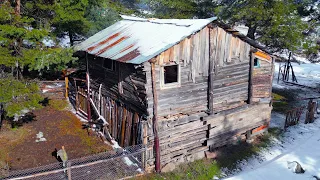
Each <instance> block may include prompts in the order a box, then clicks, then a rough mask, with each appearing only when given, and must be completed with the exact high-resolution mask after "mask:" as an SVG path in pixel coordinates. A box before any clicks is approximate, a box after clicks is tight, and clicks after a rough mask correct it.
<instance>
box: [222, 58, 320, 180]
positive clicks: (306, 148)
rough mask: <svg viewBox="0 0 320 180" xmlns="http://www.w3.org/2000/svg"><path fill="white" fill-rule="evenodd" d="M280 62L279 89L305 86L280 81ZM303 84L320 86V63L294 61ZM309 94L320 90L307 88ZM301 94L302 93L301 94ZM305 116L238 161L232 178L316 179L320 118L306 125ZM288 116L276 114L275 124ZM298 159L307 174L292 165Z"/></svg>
mask: <svg viewBox="0 0 320 180" xmlns="http://www.w3.org/2000/svg"><path fill="white" fill-rule="evenodd" d="M279 65H280V64H279V63H276V68H275V71H276V72H275V77H274V83H273V86H274V87H275V88H277V89H281V88H285V89H297V88H301V87H297V86H290V85H286V84H283V83H280V84H277V77H278V76H277V71H278V69H279ZM292 65H293V68H294V72H295V74H296V77H297V79H298V83H299V84H303V85H307V86H311V87H318V88H319V87H320V65H319V64H301V65H299V64H297V63H292ZM301 91H303V92H305V94H304V95H305V96H308V97H313V96H315V95H318V93H315V92H312V91H311V90H305V91H304V90H303V89H301ZM299 95H300V94H299ZM304 117H305V116H302V119H301V120H300V124H298V125H296V126H292V127H289V128H288V129H287V130H286V131H285V132H284V133H283V135H282V136H281V137H280V138H279V139H276V138H274V139H272V145H271V147H269V148H268V149H265V150H263V151H262V152H260V154H259V155H257V156H255V157H252V158H250V159H248V160H242V161H240V162H239V163H238V169H236V170H235V171H234V172H233V173H231V174H232V175H231V176H230V174H227V176H229V177H228V178H226V179H228V180H260V179H261V180H277V179H281V180H287V179H288V180H291V179H299V180H300V179H301V180H303V179H306V180H312V179H316V178H315V177H314V176H317V177H318V178H320V118H318V119H316V120H315V122H314V123H312V124H304V123H303V122H304ZM284 118H285V116H284V115H282V114H279V113H274V112H273V113H272V116H271V124H270V126H271V127H280V128H282V127H283V125H284ZM292 161H297V162H299V163H300V164H301V166H302V168H303V169H305V173H304V174H296V173H294V172H293V171H292V169H289V168H288V162H292Z"/></svg>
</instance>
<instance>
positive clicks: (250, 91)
mask: <svg viewBox="0 0 320 180" xmlns="http://www.w3.org/2000/svg"><path fill="white" fill-rule="evenodd" d="M254 58H255V56H254V53H253V52H251V53H250V66H249V67H250V70H249V93H248V102H249V104H252V103H253V85H252V82H253V71H254Z"/></svg>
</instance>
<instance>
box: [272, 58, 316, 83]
mask: <svg viewBox="0 0 320 180" xmlns="http://www.w3.org/2000/svg"><path fill="white" fill-rule="evenodd" d="M284 64H285V63H275V77H274V85H275V86H277V84H276V83H277V78H278V71H279V66H282V65H284ZM291 64H292V66H293V70H294V73H295V75H296V77H297V80H298V83H299V84H302V85H306V86H310V87H320V65H319V64H311V63H304V64H300V65H299V64H298V63H291ZM290 80H291V79H290Z"/></svg>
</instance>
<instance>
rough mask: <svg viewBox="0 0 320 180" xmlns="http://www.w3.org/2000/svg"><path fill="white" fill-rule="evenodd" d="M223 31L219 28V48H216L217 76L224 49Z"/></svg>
mask: <svg viewBox="0 0 320 180" xmlns="http://www.w3.org/2000/svg"><path fill="white" fill-rule="evenodd" d="M222 35H223V34H222V29H221V28H219V27H217V48H216V51H217V52H216V56H215V59H214V60H215V68H214V69H215V74H216V75H217V74H218V71H219V68H220V66H221V64H220V62H221V60H220V59H221V58H222V57H221V52H222V51H221V49H222Z"/></svg>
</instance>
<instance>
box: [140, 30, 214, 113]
mask: <svg viewBox="0 0 320 180" xmlns="http://www.w3.org/2000/svg"><path fill="white" fill-rule="evenodd" d="M154 60H155V61H156V79H157V82H156V85H157V92H158V114H159V117H165V116H171V115H176V114H179V113H182V114H192V113H194V112H200V111H206V110H207V109H208V108H207V106H208V104H207V103H208V101H207V98H208V65H209V29H208V28H204V29H203V30H201V31H200V32H198V33H196V34H194V35H192V36H190V37H189V38H186V39H185V40H183V41H181V42H180V43H179V44H177V45H175V46H173V47H172V48H170V49H168V50H166V51H164V52H162V53H161V54H160V55H158V56H157V57H155V58H154ZM170 63H176V64H180V75H181V84H180V86H177V87H173V88H168V89H161V88H160V68H161V66H163V65H166V64H170ZM144 68H145V69H144V71H146V72H147V84H146V89H147V96H148V112H149V114H150V115H152V114H153V109H152V107H153V98H152V83H151V73H150V71H151V70H150V69H151V66H150V63H149V62H146V63H144Z"/></svg>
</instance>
